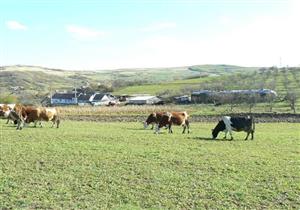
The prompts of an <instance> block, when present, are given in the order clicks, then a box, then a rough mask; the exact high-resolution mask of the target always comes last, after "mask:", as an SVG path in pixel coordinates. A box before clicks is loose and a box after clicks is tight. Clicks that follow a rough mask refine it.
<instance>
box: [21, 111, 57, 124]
mask: <svg viewBox="0 0 300 210" xmlns="http://www.w3.org/2000/svg"><path fill="white" fill-rule="evenodd" d="M42 121H46V122H49V121H52V126H51V127H52V128H53V126H54V125H55V124H56V127H57V128H58V127H59V124H60V119H59V117H58V113H57V110H56V108H45V107H38V108H33V109H31V110H30V112H29V113H28V115H27V117H26V120H25V122H26V123H31V122H33V123H34V126H35V127H36V124H37V122H39V124H40V126H41V127H43V125H42Z"/></svg>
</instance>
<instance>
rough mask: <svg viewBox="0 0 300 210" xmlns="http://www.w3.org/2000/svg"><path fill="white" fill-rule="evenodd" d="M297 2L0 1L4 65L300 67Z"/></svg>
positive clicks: (299, 8) (0, 51) (0, 48)
mask: <svg viewBox="0 0 300 210" xmlns="http://www.w3.org/2000/svg"><path fill="white" fill-rule="evenodd" d="M299 11H300V1H297V0H273V1H271V0H202V1H201V0H198V1H197V0H193V1H188V0H181V1H175V0H174V1H171V0H153V1H150V0H147V1H146V0H123V1H121V0H119V1H118V0H103V1H100V0H99V1H96V0H85V1H84V0H81V1H80V0H78V1H76V0H73V1H69V0H62V1H59V0H52V1H50V0H45V1H38V0H28V1H26V0H1V1H0V17H1V18H0V21H1V24H0V65H15V64H24V65H39V66H45V67H54V68H64V69H114V68H131V67H171V66H185V65H196V64H233V65H242V66H273V65H277V66H278V65H279V64H280V58H281V60H282V64H283V65H289V66H299V65H300V55H299V49H300V27H299V21H300V12H299Z"/></svg>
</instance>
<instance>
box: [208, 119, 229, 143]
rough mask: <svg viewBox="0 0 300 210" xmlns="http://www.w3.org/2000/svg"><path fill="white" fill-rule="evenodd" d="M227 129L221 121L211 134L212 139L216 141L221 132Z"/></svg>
mask: <svg viewBox="0 0 300 210" xmlns="http://www.w3.org/2000/svg"><path fill="white" fill-rule="evenodd" d="M225 128H226V126H225V123H224V121H223V120H220V121H219V123H218V124H217V126H216V127H215V128H214V129H212V132H211V134H212V138H213V139H216V138H217V136H218V134H219V132H221V131H224V130H225Z"/></svg>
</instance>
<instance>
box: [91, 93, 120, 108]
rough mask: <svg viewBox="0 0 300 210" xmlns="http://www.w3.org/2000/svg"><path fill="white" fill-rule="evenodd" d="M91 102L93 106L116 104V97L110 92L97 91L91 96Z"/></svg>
mask: <svg viewBox="0 0 300 210" xmlns="http://www.w3.org/2000/svg"><path fill="white" fill-rule="evenodd" d="M90 101H91V104H92V105H93V106H101V105H111V104H116V103H117V102H116V101H117V100H116V98H115V97H114V96H113V95H111V94H108V93H96V94H94V95H93V96H92V98H91V100H90Z"/></svg>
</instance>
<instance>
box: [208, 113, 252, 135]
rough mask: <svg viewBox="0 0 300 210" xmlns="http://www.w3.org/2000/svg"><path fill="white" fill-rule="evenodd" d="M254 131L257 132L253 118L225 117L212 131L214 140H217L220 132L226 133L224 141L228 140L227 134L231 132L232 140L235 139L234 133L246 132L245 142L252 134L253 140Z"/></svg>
mask: <svg viewBox="0 0 300 210" xmlns="http://www.w3.org/2000/svg"><path fill="white" fill-rule="evenodd" d="M254 130H255V123H254V119H253V117H250V116H247V117H229V116H223V117H222V120H220V121H219V123H218V124H217V126H216V127H215V128H214V129H213V130H212V137H213V139H216V138H217V136H218V134H219V132H220V131H224V132H225V136H224V139H226V137H227V133H228V132H229V134H230V137H231V140H232V139H233V137H232V131H237V132H239V131H245V132H246V133H247V136H246V138H245V140H247V139H248V136H249V134H250V133H251V140H253V137H254Z"/></svg>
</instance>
